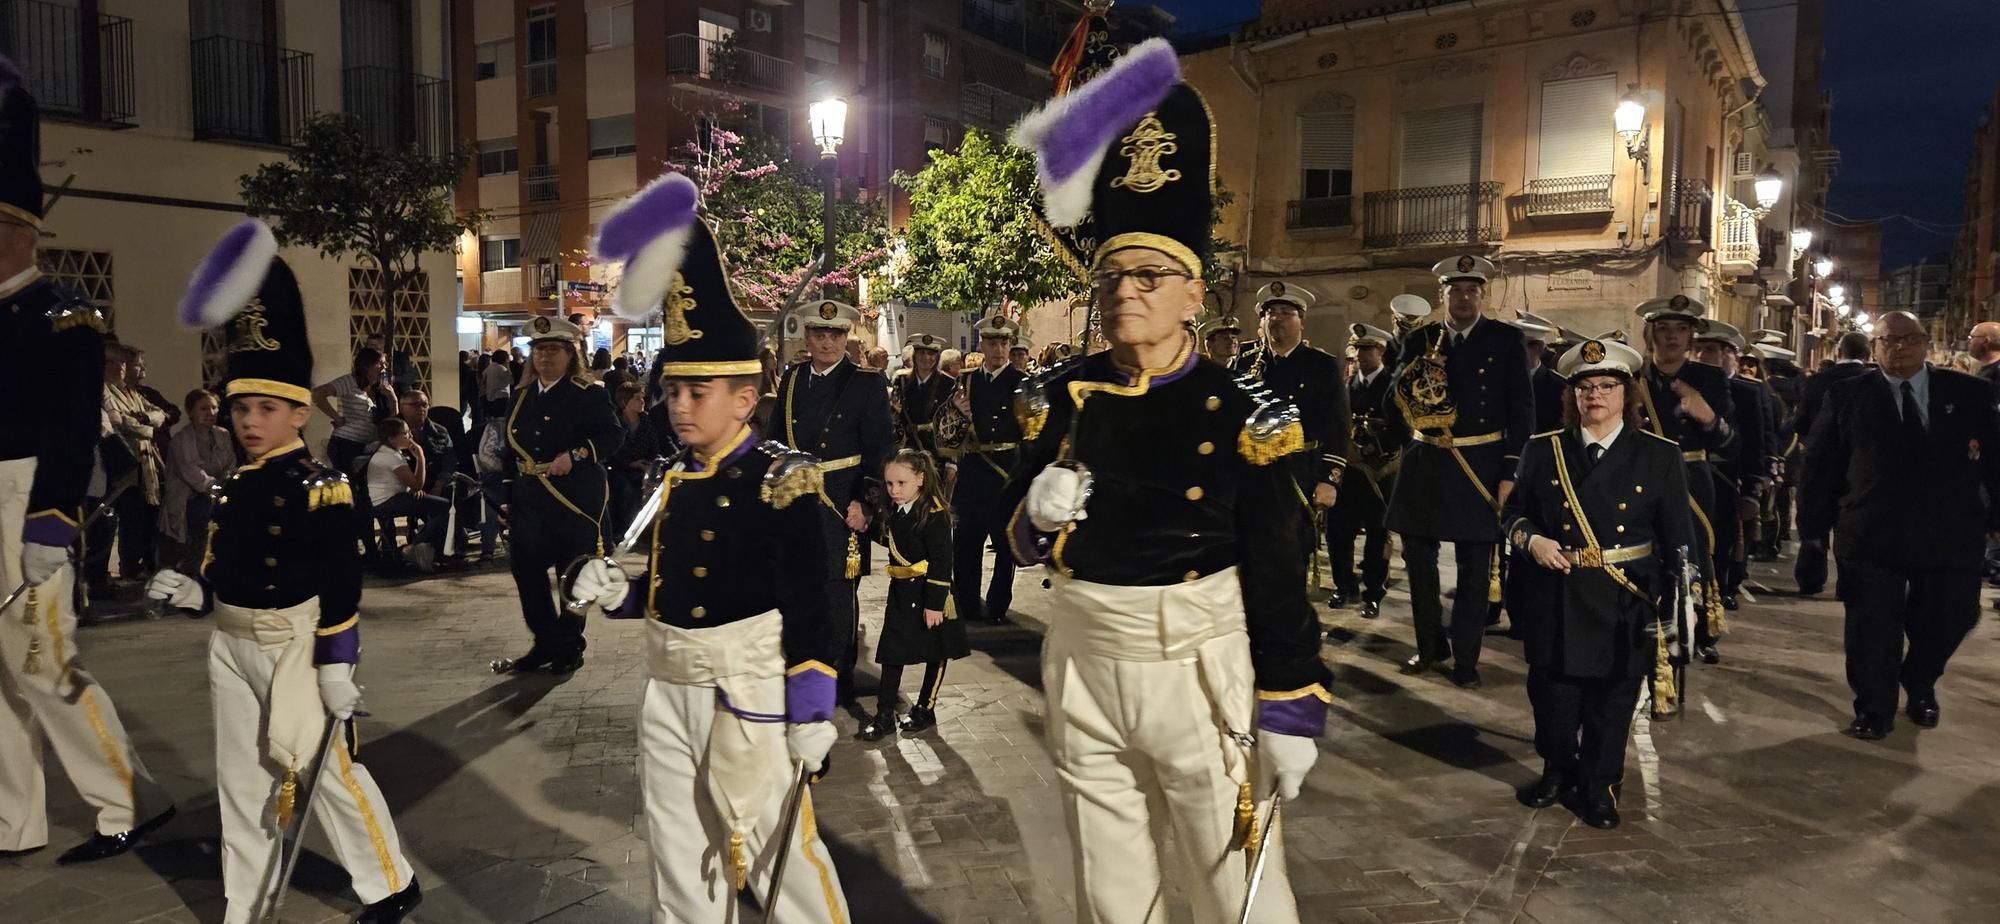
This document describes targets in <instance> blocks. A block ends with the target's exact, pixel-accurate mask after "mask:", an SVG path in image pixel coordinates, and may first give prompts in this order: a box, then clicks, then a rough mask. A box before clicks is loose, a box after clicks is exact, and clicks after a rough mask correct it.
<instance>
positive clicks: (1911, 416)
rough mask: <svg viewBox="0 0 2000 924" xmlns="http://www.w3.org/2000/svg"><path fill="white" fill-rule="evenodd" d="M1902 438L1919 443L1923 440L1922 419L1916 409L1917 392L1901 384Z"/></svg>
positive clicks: (1911, 387) (1910, 386) (1906, 383)
mask: <svg viewBox="0 0 2000 924" xmlns="http://www.w3.org/2000/svg"><path fill="white" fill-rule="evenodd" d="M1903 437H1904V438H1905V439H1910V440H1915V441H1917V442H1919V443H1921V442H1923V439H1924V417H1923V414H1922V412H1920V411H1919V410H1918V409H1917V390H1916V388H1915V387H1913V386H1912V385H1910V383H1909V382H1907V381H1906V382H1904V383H1903Z"/></svg>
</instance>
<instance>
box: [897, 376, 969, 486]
mask: <svg viewBox="0 0 2000 924" xmlns="http://www.w3.org/2000/svg"><path fill="white" fill-rule="evenodd" d="M957 387H958V380H957V379H954V378H952V377H951V376H948V375H945V374H944V373H943V372H938V371H933V372H932V373H931V376H930V378H927V379H924V380H923V381H921V382H919V381H917V374H916V373H915V372H912V373H910V374H909V375H906V376H903V377H902V378H901V379H900V380H898V381H897V383H896V394H897V397H898V398H899V400H900V407H901V408H902V410H901V411H899V412H898V413H900V414H901V415H902V427H901V429H902V431H903V445H904V446H905V447H906V448H909V449H921V450H923V451H925V452H928V453H930V454H931V458H933V459H938V446H937V424H936V420H937V412H938V409H939V408H942V407H944V406H945V404H946V403H947V402H949V401H951V393H952V389H954V388H957ZM943 461H944V460H942V459H938V463H939V464H940V465H942V464H943Z"/></svg>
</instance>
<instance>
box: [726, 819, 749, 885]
mask: <svg viewBox="0 0 2000 924" xmlns="http://www.w3.org/2000/svg"><path fill="white" fill-rule="evenodd" d="M749 868H750V867H749V861H747V860H745V859H744V858H743V835H741V834H734V833H732V834H730V835H729V869H730V871H731V872H732V873H733V874H734V875H735V877H736V890H737V891H739V892H740V891H742V890H743V886H744V884H745V883H746V882H748V881H749V879H748V873H749Z"/></svg>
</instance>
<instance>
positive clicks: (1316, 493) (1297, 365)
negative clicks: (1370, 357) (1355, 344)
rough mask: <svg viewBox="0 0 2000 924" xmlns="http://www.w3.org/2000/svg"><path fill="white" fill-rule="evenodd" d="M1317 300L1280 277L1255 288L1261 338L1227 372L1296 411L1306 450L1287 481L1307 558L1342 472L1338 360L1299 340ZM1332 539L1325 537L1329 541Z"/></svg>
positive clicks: (1334, 601) (1336, 597)
mask: <svg viewBox="0 0 2000 924" xmlns="http://www.w3.org/2000/svg"><path fill="white" fill-rule="evenodd" d="M1316 300H1317V296H1314V295H1313V294H1312V292H1311V291H1310V290H1308V289H1306V288H1304V287H1302V286H1298V285H1294V284H1291V283H1288V282H1285V281H1284V280H1282V279H1281V280H1277V281H1274V282H1269V283H1265V285H1264V287H1263V288H1261V289H1258V290H1257V318H1258V323H1259V325H1260V326H1261V327H1262V328H1263V337H1262V339H1261V340H1259V341H1258V343H1257V346H1256V347H1255V348H1254V349H1251V350H1248V351H1246V352H1245V353H1244V354H1243V355H1241V356H1238V357H1236V363H1235V365H1234V366H1233V367H1232V368H1234V370H1235V371H1236V372H1238V373H1240V374H1243V375H1247V376H1249V377H1250V378H1251V379H1252V380H1254V381H1256V382H1257V383H1259V384H1261V385H1262V386H1263V387H1264V388H1266V389H1268V390H1269V391H1270V392H1271V394H1272V395H1274V396H1276V397H1278V398H1281V399H1284V400H1285V401H1288V402H1290V403H1291V405H1292V406H1293V407H1294V408H1297V409H1298V412H1299V421H1300V423H1302V424H1304V426H1305V436H1306V443H1305V446H1304V447H1303V448H1302V449H1301V450H1300V451H1299V452H1298V453H1296V454H1294V455H1293V456H1292V458H1291V463H1290V464H1291V469H1292V479H1293V481H1295V482H1296V483H1297V484H1298V488H1299V495H1298V496H1299V500H1300V501H1301V502H1302V504H1303V505H1304V506H1305V508H1306V511H1307V523H1308V524H1309V531H1308V532H1307V533H1306V535H1305V537H1304V539H1303V541H1302V542H1301V545H1303V546H1304V547H1305V552H1306V555H1307V557H1308V560H1310V558H1311V556H1312V553H1313V549H1315V548H1316V547H1317V546H1318V545H1319V536H1318V535H1316V533H1317V532H1318V529H1317V524H1318V523H1319V522H1320V520H1321V518H1322V517H1324V516H1325V514H1326V511H1327V510H1328V509H1330V508H1331V507H1333V504H1334V502H1335V501H1336V500H1339V498H1340V479H1341V476H1342V475H1344V474H1345V473H1346V471H1347V440H1348V428H1349V427H1350V426H1351V422H1350V420H1349V414H1348V410H1347V389H1346V388H1345V387H1344V386H1343V385H1342V383H1344V382H1346V381H1347V374H1346V372H1345V370H1344V369H1343V366H1344V365H1345V364H1344V363H1342V362H1341V360H1340V357H1338V356H1335V355H1333V354H1331V353H1328V352H1326V351H1325V350H1321V349H1317V348H1315V347H1313V346H1311V345H1310V344H1308V343H1306V342H1305V332H1306V309H1307V308H1310V307H1312V304H1313V302H1314V301H1316ZM1330 540H1331V537H1330V536H1329V541H1330ZM1327 605H1328V606H1330V607H1333V608H1334V609H1339V608H1341V607H1343V606H1346V605H1347V601H1346V598H1345V597H1344V596H1343V595H1342V594H1341V592H1340V590H1339V589H1338V588H1336V589H1335V590H1334V592H1333V595H1332V596H1331V597H1330V598H1328V599H1327Z"/></svg>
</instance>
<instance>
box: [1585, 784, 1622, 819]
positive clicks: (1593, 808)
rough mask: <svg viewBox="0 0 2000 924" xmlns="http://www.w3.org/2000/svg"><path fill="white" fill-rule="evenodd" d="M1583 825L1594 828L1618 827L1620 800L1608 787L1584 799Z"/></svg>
mask: <svg viewBox="0 0 2000 924" xmlns="http://www.w3.org/2000/svg"><path fill="white" fill-rule="evenodd" d="M1582 817H1583V823H1584V824H1587V825H1589V826H1591V827H1593V828H1604V829H1610V828H1616V827H1618V822H1619V820H1620V819H1619V817H1618V799H1617V797H1615V796H1613V795H1612V794H1611V789H1610V788H1609V787H1606V788H1604V789H1600V790H1597V791H1596V792H1593V793H1589V794H1587V795H1585V796H1584V797H1583V813H1582Z"/></svg>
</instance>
